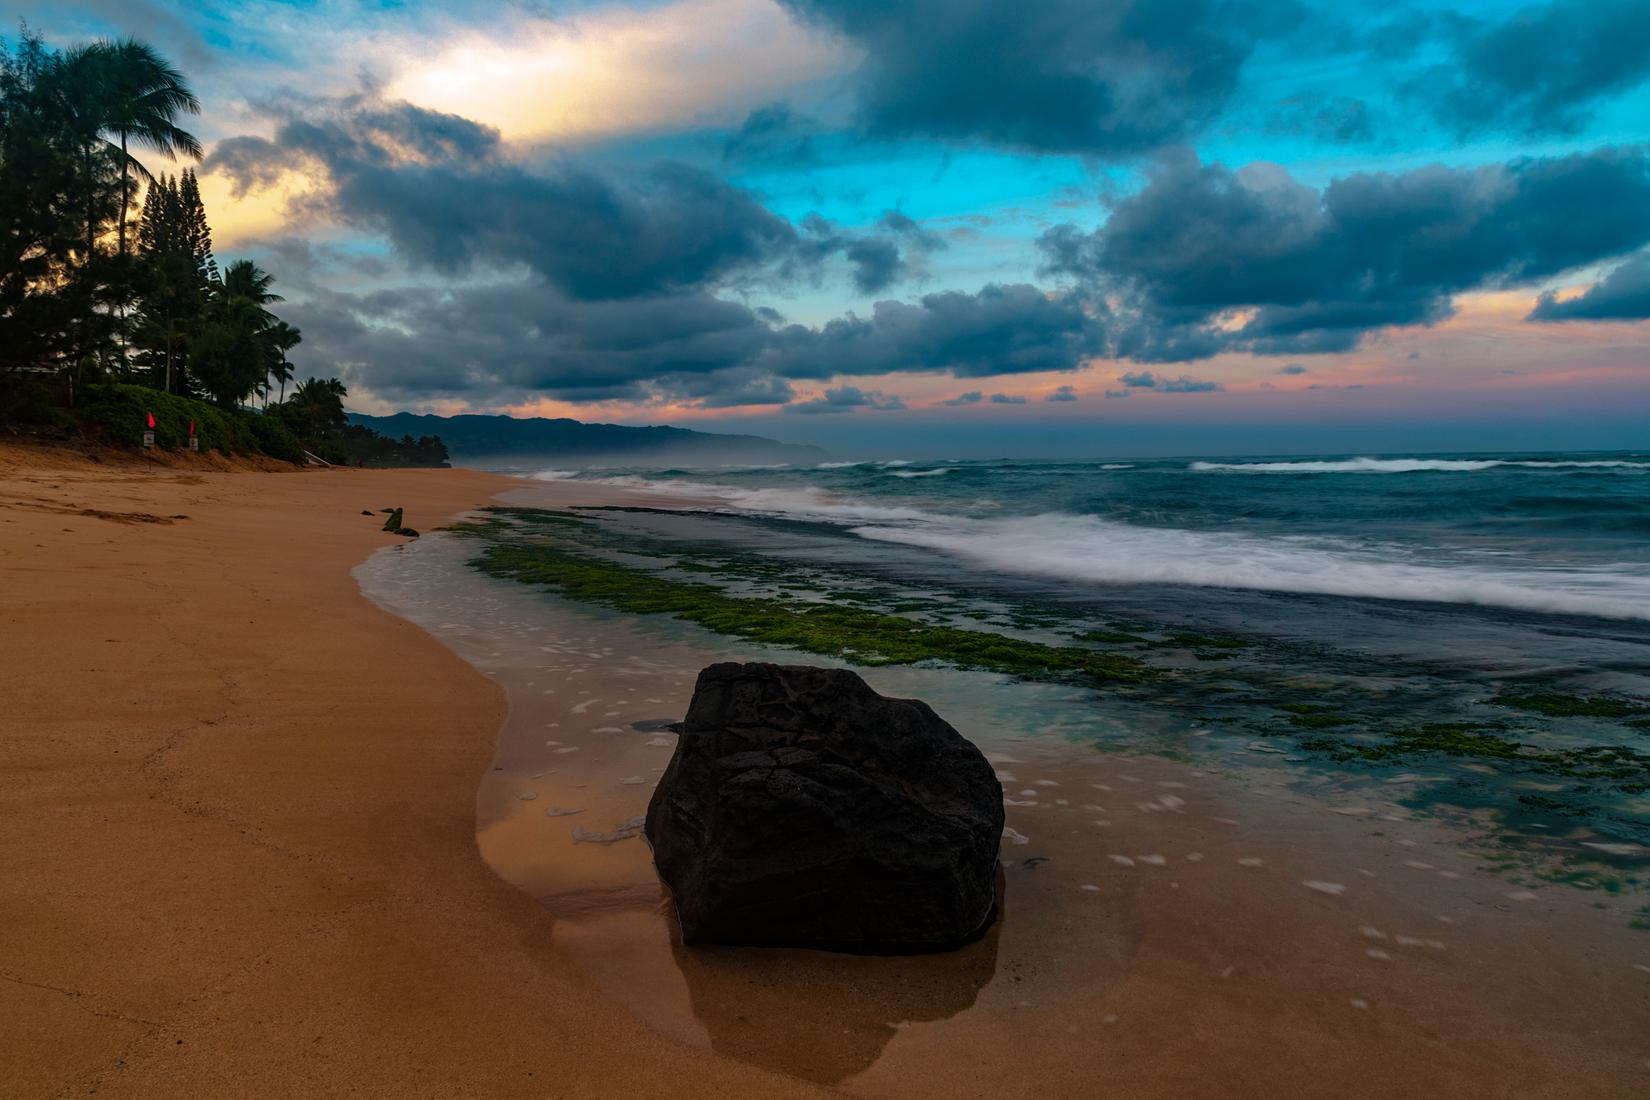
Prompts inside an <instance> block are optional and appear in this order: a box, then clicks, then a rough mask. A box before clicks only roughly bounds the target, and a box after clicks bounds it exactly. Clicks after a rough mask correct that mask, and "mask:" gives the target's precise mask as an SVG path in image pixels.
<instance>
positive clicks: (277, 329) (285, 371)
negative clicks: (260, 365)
mask: <svg viewBox="0 0 1650 1100" xmlns="http://www.w3.org/2000/svg"><path fill="white" fill-rule="evenodd" d="M267 339H268V340H269V343H270V346H271V347H273V348H274V349H275V354H276V356H277V358H276V361H275V365H274V366H272V367H270V368H269V375H270V377H271V378H273V379H275V381H277V382H279V383H280V384H281V396H280V397H278V398H276V400H277V401H285V400H286V384H287V383H288V382H290V381H292V364H290V363H288V362H287V361H286V353H287V352H289V351H291V350H292V349H293V348H295V347H297V346H298V345H299V344H300V343H302V342H303V339H304V337H303V334H302V333H300V332H299V331H298V330H297V329H296V328H295V327H293V326H292V325H289V324H287V323H286V322H285V321H276V322H275V323H274V324H273V325H271V326H270V327H269V332H268V334H267Z"/></svg>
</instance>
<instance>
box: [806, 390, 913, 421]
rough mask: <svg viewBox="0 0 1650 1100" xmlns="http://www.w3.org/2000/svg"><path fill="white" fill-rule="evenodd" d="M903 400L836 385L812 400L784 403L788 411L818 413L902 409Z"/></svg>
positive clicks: (888, 395)
mask: <svg viewBox="0 0 1650 1100" xmlns="http://www.w3.org/2000/svg"><path fill="white" fill-rule="evenodd" d="M903 408H905V402H904V401H902V400H900V399H899V398H898V397H894V396H892V395H890V394H883V393H878V392H876V391H874V390H862V389H860V388H859V387H858V386H838V387H837V388H835V389H831V390H826V391H825V396H824V397H816V398H814V399H813V400H812V401H798V402H797V403H796V404H794V405H786V406H785V411H786V412H788V413H802V414H818V413H846V412H853V411H854V410H855V409H903Z"/></svg>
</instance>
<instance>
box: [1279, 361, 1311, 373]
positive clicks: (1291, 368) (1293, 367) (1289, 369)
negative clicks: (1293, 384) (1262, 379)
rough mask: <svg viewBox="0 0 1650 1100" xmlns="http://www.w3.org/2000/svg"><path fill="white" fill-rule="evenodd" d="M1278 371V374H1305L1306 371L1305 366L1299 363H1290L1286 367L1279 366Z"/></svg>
mask: <svg viewBox="0 0 1650 1100" xmlns="http://www.w3.org/2000/svg"><path fill="white" fill-rule="evenodd" d="M1278 373H1279V374H1305V373H1306V368H1305V367H1303V366H1301V365H1300V364H1299V363H1290V364H1289V365H1288V366H1286V367H1279V368H1278Z"/></svg>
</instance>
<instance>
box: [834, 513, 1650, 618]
mask: <svg viewBox="0 0 1650 1100" xmlns="http://www.w3.org/2000/svg"><path fill="white" fill-rule="evenodd" d="M854 530H855V533H856V534H858V535H860V536H862V537H864V538H869V539H877V540H879V541H884V542H896V543H904V544H906V545H914V546H928V547H932V548H934V549H937V550H943V551H946V552H948V553H952V554H955V555H957V556H959V557H963V558H967V559H969V560H972V561H975V562H978V563H980V564H982V565H986V566H988V567H990V568H992V569H995V570H999V571H1002V572H1005V573H1019V574H1025V575H1031V576H1047V577H1059V578H1063V579H1067V580H1075V581H1085V582H1090V583H1113V584H1187V585H1199V586H1204V587H1212V588H1242V589H1258V590H1262V591H1274V592H1302V593H1311V594H1320V595H1328V596H1355V597H1367V598H1373V599H1389V600H1418V601H1425V602H1435V603H1467V604H1483V605H1489V606H1496V607H1511V608H1519V609H1523V610H1528V611H1543V612H1558V613H1573V614H1581V615H1601V616H1607V617H1610V618H1621V619H1650V576H1646V575H1645V574H1644V572H1643V571H1642V570H1639V569H1635V568H1634V567H1632V566H1628V565H1623V566H1619V567H1615V568H1597V569H1580V568H1571V569H1562V570H1560V569H1552V570H1541V569H1535V568H1528V569H1518V568H1510V567H1508V568H1490V567H1486V566H1483V565H1481V564H1478V563H1472V564H1465V563H1463V564H1461V565H1439V564H1433V563H1424V562H1422V561H1420V560H1417V559H1416V558H1415V557H1413V556H1411V555H1409V554H1407V553H1405V552H1403V551H1399V550H1396V549H1391V548H1377V547H1368V548H1360V547H1358V546H1357V545H1356V544H1349V543H1339V544H1329V543H1323V542H1315V541H1313V540H1309V539H1305V538H1287V537H1277V538H1265V537H1259V536H1254V535H1245V534H1240V533H1235V532H1222V531H1189V530H1181V529H1176V528H1154V527H1137V526H1133V525H1131V524H1126V523H1118V522H1115V521H1112V520H1106V519H1101V518H1099V517H1095V516H1074V515H1067V514H1062V513H1053V514H1045V515H1040V516H1026V517H1023V518H1016V519H1000V520H997V519H993V520H969V519H940V518H938V517H924V518H923V520H922V521H920V522H912V523H902V524H900V525H898V526H894V525H882V524H878V525H866V526H861V527H857V528H855V529H854Z"/></svg>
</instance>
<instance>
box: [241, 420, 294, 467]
mask: <svg viewBox="0 0 1650 1100" xmlns="http://www.w3.org/2000/svg"><path fill="white" fill-rule="evenodd" d="M246 419H247V423H248V424H249V425H250V426H251V428H252V434H253V435H255V436H257V437H258V446H259V447H260V448H262V450H263V452H264V454H266V455H268V456H269V457H270V458H278V459H281V460H282V461H283V462H296V463H298V464H299V465H302V464H303V461H304V445H303V444H302V443H300V442H298V437H297V436H295V435H293V434H292V429H291V428H289V427H287V425H286V422H285V421H284V420H282V419H280V418H279V417H276V416H264V415H262V414H253V415H250V416H248V417H247V418H246Z"/></svg>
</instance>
